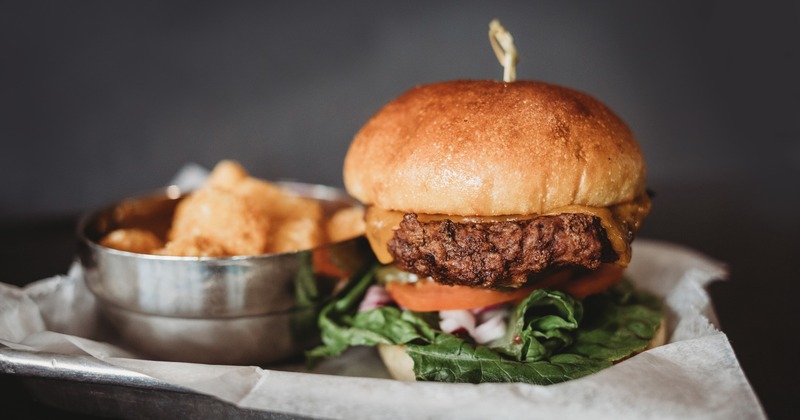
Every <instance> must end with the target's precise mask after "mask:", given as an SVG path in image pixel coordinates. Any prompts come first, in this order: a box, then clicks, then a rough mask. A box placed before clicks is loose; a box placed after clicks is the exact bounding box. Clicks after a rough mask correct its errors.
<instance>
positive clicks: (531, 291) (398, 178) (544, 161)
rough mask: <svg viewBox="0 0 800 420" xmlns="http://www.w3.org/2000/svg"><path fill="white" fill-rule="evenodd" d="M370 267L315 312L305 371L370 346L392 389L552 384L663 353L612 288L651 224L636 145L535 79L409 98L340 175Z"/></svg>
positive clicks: (653, 332) (653, 307) (576, 95)
mask: <svg viewBox="0 0 800 420" xmlns="http://www.w3.org/2000/svg"><path fill="white" fill-rule="evenodd" d="M344 183H345V187H346V188H347V191H348V192H349V193H350V194H351V195H352V196H353V197H355V198H356V199H358V200H360V201H361V202H362V203H364V205H365V207H366V211H365V221H366V235H367V238H368V240H369V242H370V245H371V247H372V249H373V251H374V253H375V255H376V257H377V259H378V261H379V263H377V264H376V265H375V266H373V267H370V268H369V269H368V270H365V272H364V273H362V275H360V276H359V277H358V278H356V279H354V280H353V281H352V282H351V283H350V285H349V286H348V287H347V288H346V289H345V290H343V291H342V293H341V294H340V295H339V296H338V299H337V300H336V301H335V302H333V303H331V304H330V305H329V306H327V307H326V308H325V309H323V311H322V314H321V317H320V327H321V330H322V335H323V343H324V344H323V345H322V346H320V347H318V348H316V349H314V350H312V351H311V352H310V353H309V355H310V356H311V357H312V359H315V358H318V357H326V356H334V355H337V354H339V353H341V352H342V351H343V350H344V349H346V348H347V347H349V346H356V345H369V346H377V347H378V348H379V350H380V354H381V356H382V357H383V360H384V362H385V363H386V365H387V368H388V369H389V372H390V373H391V374H392V375H393V376H395V377H396V378H399V379H418V380H437V381H451V382H498V381H510V382H529V383H538V384H548V383H555V382H561V381H564V380H567V379H572V378H576V377H580V376H584V375H587V374H590V373H593V372H595V371H598V370H600V369H603V368H605V367H608V366H611V365H612V364H613V363H616V362H619V361H621V360H623V359H625V358H627V357H630V356H631V355H633V354H635V353H637V352H640V351H642V350H644V349H645V348H647V347H648V346H650V345H653V344H654V342H655V341H659V336H660V334H659V332H660V328H659V327H660V325H661V318H662V316H661V311H660V307H659V304H658V302H657V301H656V300H655V299H654V298H653V297H651V296H648V295H646V294H643V293H641V292H637V291H635V290H634V289H633V288H632V287H631V285H630V284H629V283H628V282H627V281H625V280H624V279H623V272H624V268H625V267H626V266H627V265H628V263H629V261H630V259H631V242H632V241H633V239H634V236H635V234H636V231H637V230H638V229H639V226H640V224H641V222H642V219H643V218H644V217H645V216H646V215H647V213H648V212H649V210H650V197H649V195H648V192H647V190H646V184H645V164H644V160H643V157H642V153H641V150H640V148H639V145H638V143H637V142H636V139H635V138H634V136H633V134H632V133H631V130H630V129H629V128H628V127H627V126H626V125H625V123H624V122H623V121H622V120H620V118H619V117H617V116H616V115H615V114H614V113H613V112H612V111H611V110H610V109H609V108H607V107H606V106H605V105H603V104H602V103H601V102H599V101H598V100H596V99H594V98H592V97H591V96H589V95H586V94H583V93H580V92H577V91H574V90H571V89H568V88H564V87H560V86H555V85H551V84H547V83H541V82H533V81H516V82H495V81H453V82H444V83H435V84H431V85H425V86H419V87H416V88H414V89H412V90H410V91H408V92H406V93H405V94H403V95H402V96H400V97H399V98H397V99H395V100H394V101H392V102H390V103H389V104H388V105H386V106H385V107H384V108H383V109H381V110H380V111H379V112H378V113H377V114H376V115H374V116H373V117H372V118H371V119H370V120H369V121H368V122H367V124H366V125H365V126H364V127H363V128H362V129H361V130H360V132H359V133H358V134H357V135H356V137H355V139H354V140H353V142H352V144H351V146H350V149H349V151H348V153H347V156H346V158H345V162H344Z"/></svg>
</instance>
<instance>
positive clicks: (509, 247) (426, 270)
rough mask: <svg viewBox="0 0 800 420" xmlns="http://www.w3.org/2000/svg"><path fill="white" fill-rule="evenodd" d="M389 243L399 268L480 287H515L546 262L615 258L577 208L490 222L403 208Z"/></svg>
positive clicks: (586, 263) (601, 232)
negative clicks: (429, 217) (427, 216)
mask: <svg viewBox="0 0 800 420" xmlns="http://www.w3.org/2000/svg"><path fill="white" fill-rule="evenodd" d="M388 248H389V252H390V253H391V255H392V256H393V257H394V259H395V265H397V266H398V267H399V268H401V269H403V270H406V271H409V272H411V273H414V274H417V275H419V276H422V277H427V276H430V277H433V278H435V279H436V280H437V281H438V282H440V283H442V284H450V285H464V286H481V287H519V286H521V285H523V284H524V283H525V282H526V281H527V280H528V276H529V275H531V274H535V273H538V272H541V271H543V270H545V269H548V268H551V267H559V266H567V265H578V266H583V267H586V268H590V269H594V268H597V267H598V266H599V265H600V263H605V262H613V261H616V260H617V259H618V256H617V254H616V252H615V251H614V250H613V248H612V246H611V243H610V242H609V240H608V237H607V235H606V231H605V229H604V228H603V227H602V225H601V223H600V219H599V218H598V217H596V216H592V215H589V214H582V213H565V214H558V215H549V216H539V217H536V218H533V219H527V220H514V221H502V222H489V223H456V222H453V221H451V220H437V221H430V222H420V221H419V220H418V218H417V215H416V214H414V213H407V214H405V215H404V216H403V220H402V222H401V223H400V227H399V229H397V230H396V231H395V233H394V236H393V238H392V239H391V240H390V241H389V243H388Z"/></svg>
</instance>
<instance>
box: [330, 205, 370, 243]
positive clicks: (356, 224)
mask: <svg viewBox="0 0 800 420" xmlns="http://www.w3.org/2000/svg"><path fill="white" fill-rule="evenodd" d="M326 230H327V233H328V241H330V242H339V241H343V240H345V239H350V238H355V237H356V236H359V235H363V234H364V231H365V230H366V224H365V223H364V209H363V208H362V207H346V208H343V209H341V210H339V211H337V212H336V213H334V215H333V216H332V217H331V218H330V220H328V223H327V226H326Z"/></svg>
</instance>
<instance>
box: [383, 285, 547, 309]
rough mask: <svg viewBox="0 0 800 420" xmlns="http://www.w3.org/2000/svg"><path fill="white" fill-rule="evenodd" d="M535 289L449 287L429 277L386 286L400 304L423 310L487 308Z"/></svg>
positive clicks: (520, 297)
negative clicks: (505, 289) (506, 289)
mask: <svg viewBox="0 0 800 420" xmlns="http://www.w3.org/2000/svg"><path fill="white" fill-rule="evenodd" d="M533 289H534V288H533V287H522V288H519V289H514V290H512V291H503V290H493V289H481V288H478V287H469V286H448V285H444V284H441V283H437V282H435V281H427V280H422V281H418V282H415V283H400V282H391V283H389V284H387V285H386V291H387V292H389V294H390V295H391V296H392V299H394V301H395V302H397V304H398V305H400V306H402V307H404V308H408V309H410V310H412V311H419V312H433V311H449V310H456V309H476V308H483V307H484V306H489V305H495V304H498V303H505V302H511V301H515V300H522V299H524V298H525V297H527V296H528V295H529V294H531V292H532V291H533Z"/></svg>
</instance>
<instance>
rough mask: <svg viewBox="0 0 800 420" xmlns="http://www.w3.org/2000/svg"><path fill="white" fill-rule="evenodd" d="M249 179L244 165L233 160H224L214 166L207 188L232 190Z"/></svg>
mask: <svg viewBox="0 0 800 420" xmlns="http://www.w3.org/2000/svg"><path fill="white" fill-rule="evenodd" d="M247 177H248V175H247V171H246V170H245V169H244V168H243V167H242V165H240V164H239V163H237V162H234V161H232V160H223V161H220V162H219V163H217V164H216V165H215V166H214V169H213V170H212V171H211V174H209V176H208V180H207V181H206V186H208V187H214V188H220V189H223V190H232V189H234V188H235V187H236V185H238V184H239V183H240V182H242V181H243V180H245V179H247Z"/></svg>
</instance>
